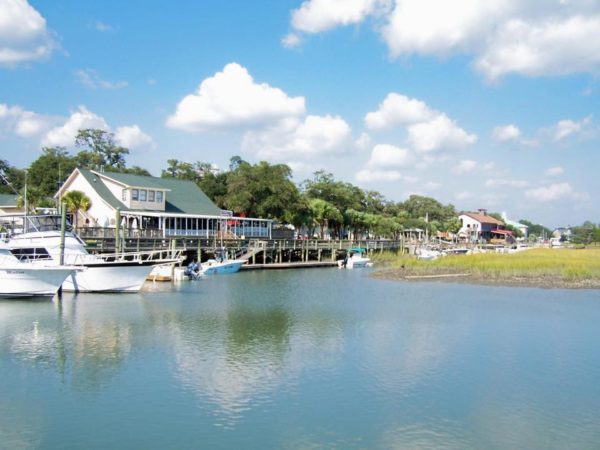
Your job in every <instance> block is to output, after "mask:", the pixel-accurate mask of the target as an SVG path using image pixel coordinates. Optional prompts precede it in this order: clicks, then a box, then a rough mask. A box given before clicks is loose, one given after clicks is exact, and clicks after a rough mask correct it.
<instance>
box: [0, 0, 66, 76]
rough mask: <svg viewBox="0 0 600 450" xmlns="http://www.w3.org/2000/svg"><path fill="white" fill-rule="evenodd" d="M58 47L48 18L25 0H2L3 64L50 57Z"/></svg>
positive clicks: (0, 48) (0, 49)
mask: <svg viewBox="0 0 600 450" xmlns="http://www.w3.org/2000/svg"><path fill="white" fill-rule="evenodd" d="M56 47H57V44H56V41H55V39H54V37H53V35H52V33H51V32H50V31H49V30H48V28H47V27H46V19H44V18H43V17H42V15H41V14H40V13H39V12H38V11H37V10H35V9H34V8H33V7H32V6H31V5H30V4H29V3H27V1H26V0H0V66H5V67H15V66H17V65H18V64H20V63H24V62H28V61H38V60H41V59H44V58H47V57H49V56H50V54H51V53H52V51H53V50H54V49H55V48H56Z"/></svg>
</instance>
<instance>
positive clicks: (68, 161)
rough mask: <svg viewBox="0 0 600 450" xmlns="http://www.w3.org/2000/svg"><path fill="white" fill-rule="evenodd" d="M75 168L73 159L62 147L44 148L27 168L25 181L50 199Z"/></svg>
mask: <svg viewBox="0 0 600 450" xmlns="http://www.w3.org/2000/svg"><path fill="white" fill-rule="evenodd" d="M75 167H76V161H75V158H73V157H72V156H70V155H69V154H68V153H67V150H66V149H65V148H64V147H45V148H43V149H42V155H41V156H40V157H39V158H37V159H36V160H35V161H33V162H32V163H31V165H30V166H29V170H28V171H27V181H28V184H29V185H31V186H35V187H37V188H38V189H39V190H40V192H41V194H42V195H44V196H48V197H51V196H53V195H54V193H55V192H56V191H57V190H58V188H59V187H60V186H61V185H62V183H63V182H64V181H65V180H66V178H67V177H68V176H69V175H70V174H71V172H72V171H73V169H74V168H75Z"/></svg>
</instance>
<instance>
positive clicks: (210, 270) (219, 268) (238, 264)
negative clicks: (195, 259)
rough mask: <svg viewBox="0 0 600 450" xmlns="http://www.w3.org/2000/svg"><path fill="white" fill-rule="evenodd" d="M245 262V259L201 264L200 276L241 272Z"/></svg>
mask: <svg viewBox="0 0 600 450" xmlns="http://www.w3.org/2000/svg"><path fill="white" fill-rule="evenodd" d="M245 262H246V261H245V260H243V259H222V260H218V259H209V260H208V261H206V262H203V263H202V264H200V274H201V275H216V274H223V273H235V272H239V270H240V269H241V268H242V265H243V264H244V263H245Z"/></svg>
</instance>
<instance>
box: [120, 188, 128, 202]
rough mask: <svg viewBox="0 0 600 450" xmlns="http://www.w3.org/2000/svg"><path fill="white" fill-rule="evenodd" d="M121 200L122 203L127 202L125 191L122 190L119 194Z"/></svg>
mask: <svg viewBox="0 0 600 450" xmlns="http://www.w3.org/2000/svg"><path fill="white" fill-rule="evenodd" d="M121 200H123V201H124V202H126V201H127V189H123V191H122V192H121Z"/></svg>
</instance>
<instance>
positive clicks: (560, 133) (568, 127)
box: [551, 116, 592, 142]
mask: <svg viewBox="0 0 600 450" xmlns="http://www.w3.org/2000/svg"><path fill="white" fill-rule="evenodd" d="M591 122H592V118H591V116H588V117H585V118H584V119H582V120H580V121H579V122H575V121H573V120H571V119H565V120H561V121H559V122H558V123H557V124H556V125H555V126H554V127H553V128H552V130H551V133H552V139H553V140H554V141H555V142H557V141H561V140H563V139H564V138H566V137H567V136H570V135H572V134H577V133H581V132H582V131H584V130H585V128H586V127H587V126H588V125H590V124H591Z"/></svg>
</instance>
